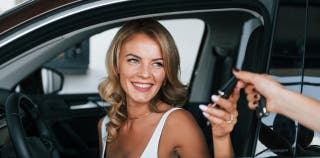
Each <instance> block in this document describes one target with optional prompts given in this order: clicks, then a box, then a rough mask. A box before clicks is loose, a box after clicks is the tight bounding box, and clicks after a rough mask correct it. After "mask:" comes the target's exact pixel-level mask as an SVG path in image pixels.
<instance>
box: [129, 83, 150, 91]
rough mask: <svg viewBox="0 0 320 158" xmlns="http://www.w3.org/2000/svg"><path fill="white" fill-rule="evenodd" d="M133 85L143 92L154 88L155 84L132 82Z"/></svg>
mask: <svg viewBox="0 0 320 158" xmlns="http://www.w3.org/2000/svg"><path fill="white" fill-rule="evenodd" d="M132 84H133V86H134V87H135V88H136V89H138V90H141V91H146V90H149V89H150V88H151V87H152V86H153V84H151V83H137V82H132Z"/></svg>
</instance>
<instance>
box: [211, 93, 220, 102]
mask: <svg viewBox="0 0 320 158" xmlns="http://www.w3.org/2000/svg"><path fill="white" fill-rule="evenodd" d="M211 99H212V101H214V102H216V101H218V99H219V97H218V96H217V95H212V96H211Z"/></svg>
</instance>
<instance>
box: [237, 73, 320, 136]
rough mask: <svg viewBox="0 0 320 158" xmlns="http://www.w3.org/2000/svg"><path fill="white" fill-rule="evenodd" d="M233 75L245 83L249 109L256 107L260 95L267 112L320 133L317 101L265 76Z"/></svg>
mask: <svg viewBox="0 0 320 158" xmlns="http://www.w3.org/2000/svg"><path fill="white" fill-rule="evenodd" d="M233 74H234V75H235V76H236V77H237V78H238V79H240V80H241V81H240V82H244V83H247V85H246V88H245V92H246V93H247V100H248V106H249V108H250V109H255V108H256V107H257V106H258V101H259V100H260V98H261V96H260V94H261V95H263V96H264V97H265V98H266V107H267V111H269V112H274V113H279V114H282V115H284V116H287V117H289V118H291V119H292V120H297V121H298V122H299V123H301V124H302V125H304V126H306V127H308V128H310V129H313V130H316V131H320V124H319V120H320V115H319V112H320V102H319V101H317V100H315V99H312V98H309V97H307V96H304V95H301V94H299V93H296V92H293V91H290V90H288V89H286V88H284V87H283V86H282V85H281V84H279V83H278V82H276V81H274V80H273V79H272V78H271V77H270V76H268V75H266V74H256V73H251V72H247V71H235V70H234V71H233ZM244 83H239V84H244ZM310 116H312V117H310Z"/></svg>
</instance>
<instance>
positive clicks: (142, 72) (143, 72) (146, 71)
mask: <svg viewBox="0 0 320 158" xmlns="http://www.w3.org/2000/svg"><path fill="white" fill-rule="evenodd" d="M150 74H151V69H150V66H149V65H146V64H142V65H141V66H140V68H139V76H140V77H142V78H148V77H150Z"/></svg>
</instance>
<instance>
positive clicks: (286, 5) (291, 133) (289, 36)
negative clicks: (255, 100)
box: [255, 0, 306, 157]
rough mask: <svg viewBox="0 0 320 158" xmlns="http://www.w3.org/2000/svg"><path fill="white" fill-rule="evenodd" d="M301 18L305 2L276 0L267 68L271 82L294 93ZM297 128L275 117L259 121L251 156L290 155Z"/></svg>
mask: <svg viewBox="0 0 320 158" xmlns="http://www.w3.org/2000/svg"><path fill="white" fill-rule="evenodd" d="M293 12H294V13H295V14H294V16H292V14H291V13H293ZM305 17H306V3H305V1H295V2H290V1H281V0H280V3H279V12H278V16H277V19H276V26H275V33H274V41H273V45H272V52H271V60H270V67H269V73H270V75H271V76H272V77H273V78H274V79H275V80H277V81H278V82H280V83H281V84H282V85H284V86H285V87H286V88H288V89H291V90H293V91H296V92H298V93H301V88H302V84H301V82H302V74H303V66H304V65H303V63H304V60H303V57H304V50H305V49H304V48H305V22H306V19H305ZM297 126H298V123H297V122H295V121H294V120H291V119H289V118H287V117H284V116H282V115H279V114H274V113H271V114H270V115H269V116H268V117H265V118H263V119H262V125H261V128H260V132H259V141H258V143H257V147H256V153H255V155H256V156H257V157H268V156H289V157H290V156H293V155H294V153H295V145H296V134H297V133H296V131H297Z"/></svg>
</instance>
